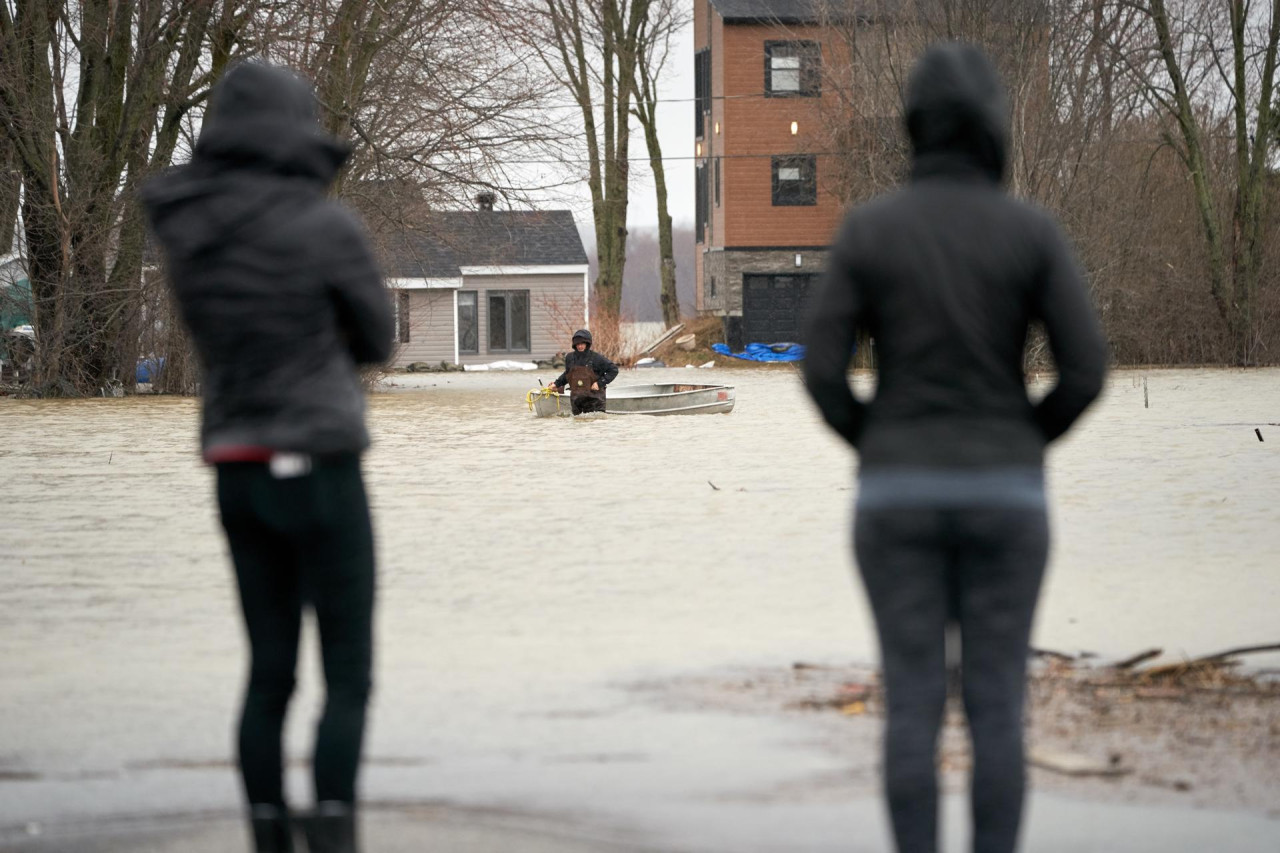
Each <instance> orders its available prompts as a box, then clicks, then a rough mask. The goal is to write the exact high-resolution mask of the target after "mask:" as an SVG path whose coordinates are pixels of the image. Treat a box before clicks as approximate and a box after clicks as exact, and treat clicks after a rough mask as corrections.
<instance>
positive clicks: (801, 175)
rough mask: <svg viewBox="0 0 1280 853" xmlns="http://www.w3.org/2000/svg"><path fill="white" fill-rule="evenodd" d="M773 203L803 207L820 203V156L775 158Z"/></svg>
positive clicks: (781, 205)
mask: <svg viewBox="0 0 1280 853" xmlns="http://www.w3.org/2000/svg"><path fill="white" fill-rule="evenodd" d="M773 203H774V205H776V206H779V207H803V206H806V205H811V204H817V203H818V158H817V157H814V156H813V155H812V154H809V155H803V154H802V155H799V156H788V157H774V158H773Z"/></svg>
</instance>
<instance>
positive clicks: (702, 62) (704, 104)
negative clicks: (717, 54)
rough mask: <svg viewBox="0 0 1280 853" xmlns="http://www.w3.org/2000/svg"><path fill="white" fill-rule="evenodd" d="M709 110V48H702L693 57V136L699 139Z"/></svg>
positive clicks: (704, 127)
mask: <svg viewBox="0 0 1280 853" xmlns="http://www.w3.org/2000/svg"><path fill="white" fill-rule="evenodd" d="M710 109H711V48H708V47H704V48H703V49H702V50H700V51H698V52H697V53H695V54H694V55H693V112H694V116H693V118H694V135H695V136H696V137H697V138H699V139H701V138H702V137H703V135H704V133H705V129H706V114H707V112H708V111H709V110H710Z"/></svg>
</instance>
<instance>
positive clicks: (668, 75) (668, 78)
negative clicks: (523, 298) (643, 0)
mask: <svg viewBox="0 0 1280 853" xmlns="http://www.w3.org/2000/svg"><path fill="white" fill-rule="evenodd" d="M659 100H660V103H659V104H658V136H659V141H660V142H661V144H662V155H663V158H664V159H665V160H666V175H667V194H668V206H669V210H670V213H671V218H672V220H673V221H674V223H675V224H676V225H680V224H685V225H692V224H693V219H694V197H693V144H694V139H693V25H692V24H689V25H688V26H686V27H685V28H684V30H683V31H681V32H680V33H679V34H678V36H677V37H676V38H675V39H674V40H673V44H672V48H671V54H670V56H669V57H668V58H667V64H666V66H665V67H664V69H663V74H662V78H661V79H660V80H659ZM565 115H566V119H569V118H570V117H571V116H573V111H572V110H566V112H565ZM566 123H567V122H566ZM573 126H574V128H575V132H577V133H581V121H580V120H579V121H573ZM582 156H583V158H584V159H585V157H586V152H585V150H584V151H583V153H582ZM631 160H632V163H631V176H632V185H631V196H630V200H629V204H628V206H627V226H628V227H629V228H631V229H641V228H653V229H656V228H657V227H658V203H657V200H656V199H655V198H654V192H653V172H652V170H650V168H649V151H648V149H647V148H646V146H645V142H644V134H643V133H642V132H641V130H640V128H639V126H635V127H634V128H633V132H632V136H631ZM573 168H574V169H575V170H577V169H580V171H581V173H582V175H583V180H581V181H580V182H576V183H574V184H573V185H572V186H570V187H566V188H564V189H563V190H562V191H561V192H557V193H555V194H554V196H553V197H552V198H549V199H548V200H547V202H546V203H545V206H546V207H557V208H563V207H566V206H567V207H570V208H572V209H573V212H574V216H575V218H576V219H577V222H578V228H579V230H580V231H582V232H583V234H584V236H586V235H588V234H589V233H590V231H591V193H590V190H589V189H588V188H587V184H586V180H585V175H586V171H587V167H586V164H585V163H582V164H575V165H574V167H573ZM564 177H565V170H564V167H563V166H546V167H532V174H530V176H529V179H530V181H531V182H533V183H535V184H536V183H543V182H548V183H550V182H552V181H554V180H557V179H559V180H563V179H564ZM539 206H543V205H542V204H540V205H539Z"/></svg>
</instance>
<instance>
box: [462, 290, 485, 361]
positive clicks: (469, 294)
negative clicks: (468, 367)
mask: <svg viewBox="0 0 1280 853" xmlns="http://www.w3.org/2000/svg"><path fill="white" fill-rule="evenodd" d="M458 352H459V353H478V352H480V306H479V304H478V300H477V298H476V292H475V291H474V290H459V291H458Z"/></svg>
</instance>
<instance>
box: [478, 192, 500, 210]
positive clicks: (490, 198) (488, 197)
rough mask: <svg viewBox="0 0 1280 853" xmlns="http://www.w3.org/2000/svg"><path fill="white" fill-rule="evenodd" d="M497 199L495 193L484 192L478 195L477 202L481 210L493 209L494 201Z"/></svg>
mask: <svg viewBox="0 0 1280 853" xmlns="http://www.w3.org/2000/svg"><path fill="white" fill-rule="evenodd" d="M496 199H497V196H495V195H494V194H493V193H489V192H484V193H480V194H479V195H477V196H476V204H478V205H480V209H481V210H493V202H494V201H495V200H496Z"/></svg>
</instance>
